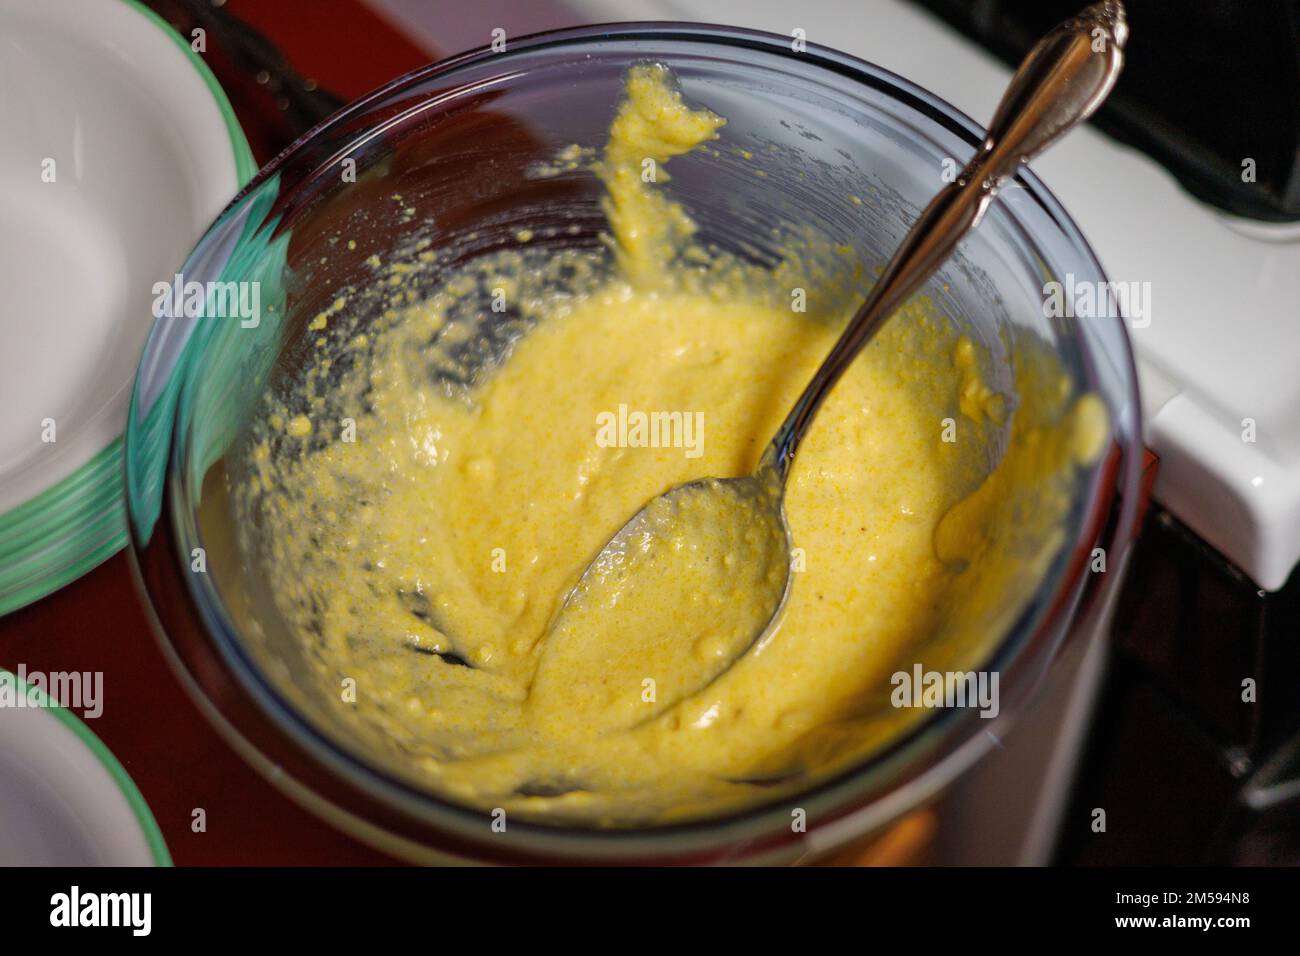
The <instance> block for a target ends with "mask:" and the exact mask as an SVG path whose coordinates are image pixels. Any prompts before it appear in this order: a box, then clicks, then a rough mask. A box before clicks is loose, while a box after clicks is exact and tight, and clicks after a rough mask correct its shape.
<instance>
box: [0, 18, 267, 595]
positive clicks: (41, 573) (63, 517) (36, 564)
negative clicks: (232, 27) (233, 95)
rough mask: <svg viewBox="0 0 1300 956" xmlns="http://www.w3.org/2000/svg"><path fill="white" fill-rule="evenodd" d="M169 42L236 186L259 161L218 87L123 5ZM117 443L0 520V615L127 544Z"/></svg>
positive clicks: (173, 35)
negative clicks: (206, 108) (195, 77)
mask: <svg viewBox="0 0 1300 956" xmlns="http://www.w3.org/2000/svg"><path fill="white" fill-rule="evenodd" d="M121 2H122V3H123V4H124V5H125V6H127V7H130V8H131V9H132V10H135V11H136V12H138V13H139V14H140V15H141V16H143V17H144V18H145V19H146V20H148V21H149V22H150V23H152V24H153V25H154V26H156V27H157V28H158V29H159V30H161V31H162V32H163V33H164V34H165V35H166V36H168V37H169V38H170V39H171V40H172V41H173V42H174V43H175V44H176V46H177V47H178V48H179V49H181V50H182V51H183V52H184V54H185V56H186V58H187V59H188V60H189V61H190V64H191V65H192V66H193V67H194V69H195V70H196V71H197V72H198V74H199V76H200V77H202V78H203V81H204V84H205V85H206V86H207V88H208V92H209V93H210V94H211V95H212V99H213V101H214V102H215V103H216V105H217V109H218V111H219V112H220V113H221V118H222V120H223V121H224V122H225V125H226V132H227V133H228V135H229V137H230V146H231V151H232V153H233V154H234V160H235V179H236V186H237V188H240V189H242V188H243V186H244V184H245V183H247V182H248V181H249V180H250V179H251V178H252V177H253V174H254V173H255V172H257V163H256V161H255V160H254V159H253V154H252V151H251V150H250V149H249V147H248V140H247V139H246V138H245V137H244V131H243V129H241V128H240V125H239V120H238V119H237V118H236V117H235V111H234V109H232V108H231V105H230V101H229V100H228V99H227V98H226V94H225V91H223V90H222V89H221V84H220V83H218V82H217V78H216V77H215V76H213V74H212V71H211V70H210V69H208V65H207V64H206V63H204V62H203V58H202V57H200V56H199V55H198V54H197V53H195V52H194V51H193V50H192V49H191V48H190V45H189V44H188V43H187V42H186V41H185V39H184V37H182V36H181V35H180V34H178V33H177V32H176V31H175V30H173V29H172V28H171V26H170V25H169V24H168V23H167V21H165V20H164V19H163V18H162V17H160V16H158V14H156V13H154V12H153V11H152V10H150V9H149V8H148V7H145V6H143V5H142V4H140V3H139V2H138V0H121ZM122 468H123V464H122V439H121V437H120V436H119V437H118V438H116V439H114V440H113V441H112V442H110V443H109V445H108V446H107V447H105V448H103V449H102V450H101V451H99V452H98V453H97V454H96V455H95V457H93V458H92V459H91V460H90V461H88V462H86V463H85V464H84V465H82V466H81V467H80V468H78V469H77V470H76V471H74V472H73V473H72V474H70V475H68V476H67V477H65V478H63V479H62V480H60V481H58V482H56V483H55V484H54V485H52V486H50V487H49V488H46V489H45V490H44V491H42V492H41V493H40V494H38V495H36V496H35V497H34V498H31V499H29V500H27V501H25V502H23V503H22V504H21V505H19V506H17V507H16V508H13V509H11V510H9V511H8V512H5V513H4V514H0V615H3V614H8V613H9V612H10V611H15V610H17V609H18V608H20V607H24V606H26V605H28V604H31V603H32V602H33V601H37V600H39V599H40V598H43V597H45V596H46V595H47V594H50V593H52V592H54V591H57V590H58V589H59V588H61V587H63V586H64V585H65V584H69V583H71V582H72V581H75V580H76V579H77V578H79V577H81V576H82V575H83V574H85V573H86V572H87V571H90V570H91V569H92V568H94V567H96V566H97V565H99V564H100V563H101V562H103V561H105V560H107V559H108V558H110V557H112V556H113V555H114V554H116V553H117V552H118V551H120V550H121V549H122V548H123V547H124V546H125V545H126V506H125V498H124V497H123V478H122Z"/></svg>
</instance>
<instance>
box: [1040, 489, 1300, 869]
mask: <svg viewBox="0 0 1300 956" xmlns="http://www.w3.org/2000/svg"><path fill="white" fill-rule="evenodd" d="M1247 679H1249V680H1253V681H1254V682H1255V688H1254V700H1253V701H1248V700H1243V691H1244V687H1243V681H1245V680H1247ZM1297 688H1300V572H1297V573H1296V574H1293V575H1292V578H1291V580H1290V581H1289V582H1288V584H1287V585H1286V587H1284V588H1283V589H1282V590H1280V591H1277V592H1272V593H1269V592H1264V591H1261V590H1260V589H1259V588H1258V586H1257V585H1256V584H1255V583H1254V582H1253V581H1251V580H1250V579H1249V578H1247V577H1246V576H1245V575H1244V574H1242V573H1241V572H1240V571H1239V570H1237V569H1236V568H1234V567H1232V566H1231V565H1229V564H1228V563H1227V562H1225V561H1224V560H1223V558H1222V556H1221V555H1219V554H1217V553H1215V552H1214V551H1213V550H1212V549H1210V548H1209V547H1208V546H1206V545H1205V543H1204V542H1202V541H1201V540H1200V539H1198V538H1197V537H1196V536H1195V535H1194V534H1192V533H1191V532H1190V531H1188V530H1187V529H1186V528H1185V527H1183V526H1182V525H1181V524H1179V523H1178V522H1177V521H1176V520H1175V519H1173V518H1172V517H1171V516H1170V515H1169V514H1168V513H1167V512H1164V511H1162V510H1160V509H1158V508H1154V509H1152V512H1151V514H1150V515H1149V516H1148V519H1147V523H1146V527H1145V529H1144V531H1143V534H1142V537H1141V538H1140V539H1139V542H1138V545H1137V548H1136V550H1135V552H1134V555H1133V563H1132V566H1131V568H1130V571H1129V576H1128V578H1127V580H1126V581H1125V584H1124V591H1123V594H1122V596H1121V600H1120V605H1119V609H1118V614H1117V617H1116V622H1115V640H1114V643H1113V646H1112V649H1111V660H1110V674H1109V677H1108V679H1107V682H1106V687H1105V690H1104V692H1103V694H1102V698H1101V701H1100V705H1099V707H1098V709H1097V718H1096V723H1095V726H1094V727H1093V729H1092V736H1091V738H1090V741H1089V746H1088V750H1087V753H1086V755H1085V757H1084V760H1083V764H1082V767H1081V769H1080V772H1079V777H1078V779H1079V781H1080V783H1079V786H1078V787H1077V788H1076V790H1075V793H1074V799H1073V802H1072V808H1071V809H1070V811H1069V812H1068V813H1067V814H1066V819H1068V820H1077V821H1085V820H1091V814H1092V811H1093V810H1094V809H1095V808H1103V809H1105V811H1106V814H1107V830H1106V832H1105V833H1104V834H1096V833H1092V832H1091V831H1090V830H1089V829H1087V828H1085V827H1083V826H1078V827H1075V828H1074V829H1072V830H1068V831H1067V832H1065V833H1063V834H1062V835H1061V845H1060V848H1059V854H1058V859H1059V860H1060V861H1061V862H1064V863H1082V864H1141V865H1151V864H1172V865H1180V864H1195V863H1216V864H1235V863H1247V864H1288V865H1300V789H1297V787H1296V785H1295V784H1294V783H1292V781H1295V780H1300V708H1298V707H1297Z"/></svg>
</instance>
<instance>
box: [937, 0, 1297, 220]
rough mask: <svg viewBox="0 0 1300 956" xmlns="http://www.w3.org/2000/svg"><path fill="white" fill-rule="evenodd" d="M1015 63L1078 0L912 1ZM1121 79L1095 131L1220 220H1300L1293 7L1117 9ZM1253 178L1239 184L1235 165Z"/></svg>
mask: <svg viewBox="0 0 1300 956" xmlns="http://www.w3.org/2000/svg"><path fill="white" fill-rule="evenodd" d="M912 2H914V3H918V4H920V5H921V6H924V7H926V8H928V9H929V10H931V11H933V12H935V13H937V14H938V15H939V16H941V17H942V18H943V19H945V20H946V21H948V22H949V23H951V24H953V25H954V26H955V27H957V28H958V29H960V30H961V31H962V32H963V33H965V34H966V35H967V36H969V37H971V38H973V39H975V40H977V41H978V42H979V43H981V44H982V45H983V46H985V47H987V48H988V49H989V50H991V51H992V52H993V53H995V54H996V55H997V56H999V57H1001V58H1002V59H1003V60H1004V61H1006V62H1007V63H1008V64H1011V65H1013V66H1014V65H1016V64H1018V63H1019V62H1020V60H1021V59H1022V58H1023V57H1024V55H1025V54H1026V53H1027V52H1028V51H1029V48H1030V47H1031V46H1032V45H1033V44H1034V42H1035V41H1037V39H1038V38H1039V37H1041V36H1043V34H1045V33H1046V32H1047V31H1048V30H1050V29H1051V28H1052V27H1053V26H1054V25H1055V24H1057V23H1060V22H1061V21H1063V20H1066V19H1068V18H1069V17H1071V16H1074V15H1075V14H1076V13H1077V12H1078V11H1079V10H1080V9H1081V8H1082V7H1083V6H1084V5H1085V4H1084V0H912ZM1125 7H1126V9H1127V10H1128V16H1129V23H1130V25H1131V27H1132V35H1131V38H1130V41H1129V44H1128V49H1127V53H1128V58H1127V61H1126V63H1125V66H1124V72H1123V74H1122V75H1121V76H1120V79H1119V83H1118V84H1117V85H1116V87H1115V91H1114V93H1112V94H1111V96H1110V98H1109V100H1108V101H1107V102H1106V103H1105V105H1104V106H1102V108H1101V109H1100V110H1098V112H1097V115H1096V116H1095V117H1094V118H1093V122H1094V123H1095V124H1096V125H1097V126H1099V127H1100V128H1101V129H1102V130H1103V131H1105V132H1107V133H1109V134H1110V135H1111V136H1114V137H1115V138H1116V139H1118V140H1120V141H1121V142H1124V143H1129V144H1131V145H1133V146H1136V147H1137V148H1138V149H1141V150H1142V151H1143V152H1146V153H1148V154H1149V155H1150V156H1151V157H1152V158H1153V159H1155V160H1156V161H1157V162H1159V163H1161V164H1162V165H1163V166H1165V167H1166V168H1167V169H1168V170H1169V171H1170V172H1171V173H1173V175H1174V176H1175V177H1177V179H1178V181H1179V182H1180V183H1182V185H1183V187H1184V188H1185V189H1187V191H1188V192H1190V193H1192V195H1194V196H1196V197H1198V198H1200V199H1203V200H1204V201H1206V202H1208V203H1211V204H1212V205H1215V206H1218V207H1219V208H1221V209H1224V210H1226V211H1228V212H1231V213H1235V214H1236V215H1240V216H1247V217H1250V218H1254V219H1261V220H1267V221H1277V222H1294V221H1296V220H1300V149H1298V147H1300V0H1126V3H1125ZM1246 158H1252V159H1254V160H1255V162H1256V180H1255V182H1253V183H1247V182H1243V180H1242V161H1243V160H1244V159H1246Z"/></svg>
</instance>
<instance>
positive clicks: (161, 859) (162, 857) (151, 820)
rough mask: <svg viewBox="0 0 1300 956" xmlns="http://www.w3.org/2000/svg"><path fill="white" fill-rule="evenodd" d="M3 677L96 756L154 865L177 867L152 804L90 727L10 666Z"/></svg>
mask: <svg viewBox="0 0 1300 956" xmlns="http://www.w3.org/2000/svg"><path fill="white" fill-rule="evenodd" d="M0 674H5V675H8V677H9V678H11V679H12V680H13V682H14V685H15V687H16V688H18V690H19V691H20V692H21V693H24V694H26V695H27V696H28V697H29V698H34V699H35V700H36V701H37V704H38V708H37V709H38V710H39V711H41V712H44V713H46V714H48V715H50V716H51V717H53V718H54V719H56V720H57V721H58V722H59V723H60V724H61V725H62V726H63V727H64V728H65V729H67V730H68V731H69V732H71V734H72V735H73V737H75V738H76V740H77V742H78V743H80V744H81V745H82V746H83V747H85V748H86V749H87V750H89V751H90V753H91V755H92V756H94V757H95V759H96V760H97V761H98V762H99V765H100V766H101V767H103V769H104V771H105V772H106V773H107V775H108V778H109V780H110V781H111V782H112V783H113V785H114V786H116V787H117V789H118V792H119V793H121V794H122V796H123V798H125V800H126V803H127V806H128V807H129V808H130V810H131V815H132V816H133V817H134V818H135V821H136V823H137V824H138V825H139V828H140V834H141V836H143V837H144V841H145V845H146V846H147V847H148V850H149V855H150V856H151V857H152V858H153V865H154V866H159V867H170V866H174V865H175V864H174V863H173V861H172V856H171V851H170V850H168V848H167V841H166V839H165V838H164V837H163V834H162V829H161V828H160V827H159V826H158V820H157V818H155V817H154V815H153V810H152V809H150V807H149V803H148V801H146V800H145V798H144V794H142V793H141V792H140V788H139V787H138V786H136V783H135V781H134V780H133V779H132V778H131V775H130V774H129V773H128V772H127V770H126V768H125V767H124V766H122V762H121V761H120V760H118V759H117V757H116V756H115V755H114V754H113V751H111V750H109V749H108V745H107V744H105V743H104V741H103V740H101V739H100V738H99V736H98V735H97V734H96V733H95V732H94V731H93V730H91V729H90V728H89V727H88V726H87V725H86V722H85V721H83V720H82V719H81V718H80V717H78V716H77V715H76V714H74V713H73V712H72V711H70V710H68V709H67V708H66V707H64V706H63V705H62V704H60V703H58V702H57V701H55V700H53V699H52V698H51V697H50V696H49V694H47V693H46V692H45V691H43V690H41V688H39V687H34V686H32V685H31V684H29V683H27V681H25V680H23V679H22V678H21V677H19V676H18V675H17V674H16V673H14V672H13V671H11V670H9V669H8V668H6V667H0Z"/></svg>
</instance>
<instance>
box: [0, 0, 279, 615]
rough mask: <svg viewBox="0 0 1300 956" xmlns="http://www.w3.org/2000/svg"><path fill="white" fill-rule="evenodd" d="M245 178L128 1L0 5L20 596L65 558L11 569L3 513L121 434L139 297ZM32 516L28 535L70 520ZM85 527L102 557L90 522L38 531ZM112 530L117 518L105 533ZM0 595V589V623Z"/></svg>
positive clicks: (162, 40)
mask: <svg viewBox="0 0 1300 956" xmlns="http://www.w3.org/2000/svg"><path fill="white" fill-rule="evenodd" d="M51 161H52V162H53V165H52V166H51V165H50V162H51ZM253 168H254V167H253V162H252V158H251V155H250V154H249V152H248V145H247V143H246V141H245V140H244V137H243V134H242V133H241V132H240V130H239V126H238V124H237V123H236V121H235V119H234V115H233V113H232V112H231V110H230V105H229V103H228V102H227V101H226V99H225V96H224V94H222V92H221V90H220V87H219V86H217V84H216V81H215V80H214V79H213V78H212V75H211V73H210V72H209V71H208V69H207V67H206V66H205V65H204V64H203V63H202V59H201V57H199V56H197V55H195V54H194V53H193V51H192V50H191V49H190V48H189V46H188V45H187V43H186V42H185V41H184V40H182V39H181V38H180V37H179V36H178V35H177V34H176V33H175V32H173V31H172V30H171V29H170V27H168V26H167V25H166V24H164V23H163V22H162V21H161V20H160V19H158V18H157V17H156V16H155V15H154V14H152V13H151V12H149V11H147V10H145V9H144V8H143V7H140V6H137V5H136V4H135V3H133V2H127V0H57V2H50V0H4V3H3V4H0V219H2V220H3V228H2V229H0V293H2V294H0V404H2V407H3V414H0V564H2V563H6V562H7V563H8V564H9V565H11V566H12V565H17V564H19V563H20V559H21V560H22V562H24V563H25V566H26V567H27V568H28V569H29V571H28V572H25V577H24V578H23V579H22V581H21V583H22V585H23V586H24V587H26V589H27V592H31V591H32V582H33V581H35V582H36V584H39V583H40V578H41V576H42V575H53V574H56V573H57V571H58V568H59V567H65V566H66V567H71V566H72V565H75V564H76V563H77V562H76V560H74V559H75V558H76V555H75V554H72V555H70V554H69V553H67V549H64V552H63V553H55V551H54V550H53V549H51V548H50V547H49V545H50V544H51V543H53V542H50V541H47V542H45V547H44V548H43V549H41V552H40V553H37V554H34V555H33V554H30V553H24V554H19V553H18V552H19V550H20V549H21V548H23V547H25V545H24V544H23V543H22V542H24V541H26V538H27V537H29V536H30V529H27V531H26V532H23V531H22V530H21V529H17V528H16V527H15V526H14V525H13V523H12V522H11V523H10V524H8V525H7V524H5V523H4V517H5V516H6V513H12V511H13V509H15V508H17V507H18V506H20V505H22V504H24V503H25V502H29V501H31V500H32V499H33V498H35V497H36V496H38V495H40V494H41V493H43V492H47V491H49V490H50V489H51V488H53V487H55V486H56V485H58V484H59V483H60V482H62V481H65V480H68V481H73V480H74V477H75V475H76V474H77V472H78V470H79V469H82V468H85V467H87V465H88V464H89V463H91V462H92V460H93V459H96V457H97V456H101V459H102V454H103V453H104V452H105V450H106V449H108V448H109V447H110V446H111V445H113V443H114V442H115V441H116V439H117V438H118V436H119V435H120V434H121V433H122V429H123V427H124V426H125V423H126V408H127V402H128V399H129V394H130V386H131V382H132V379H133V377H134V373H135V365H136V361H137V360H138V358H139V354H140V350H141V348H142V347H143V344H144V340H145V337H146V335H147V333H148V331H149V328H150V326H151V324H152V321H153V315H152V312H151V306H152V302H153V298H154V297H153V294H152V287H153V285H154V283H156V282H160V281H170V280H171V277H172V275H173V274H174V273H175V272H176V270H177V269H178V268H179V267H180V265H181V263H182V262H183V261H184V259H185V256H186V255H187V254H188V252H189V250H190V249H191V248H192V246H193V245H194V243H195V242H196V241H197V239H198V238H199V237H200V236H201V235H202V233H203V232H204V230H205V229H206V228H207V226H208V225H209V223H210V222H211V221H212V219H213V218H214V217H215V216H216V215H217V213H219V212H220V211H221V209H222V208H223V207H224V206H225V204H226V203H227V202H228V201H229V200H230V199H231V198H232V197H233V196H234V194H235V193H236V191H237V190H238V188H239V185H240V184H241V183H242V182H244V181H246V180H247V179H248V178H249V176H250V175H251V174H252V172H253ZM51 169H52V171H53V176H54V180H53V182H48V181H46V178H48V176H49V174H50V171H51ZM47 420H53V422H54V428H55V431H54V436H55V441H54V442H53V443H49V442H47V441H45V440H43V438H44V437H45V436H46V434H47V433H46V432H45V428H46V423H47ZM101 463H102V461H101ZM115 472H116V469H114V468H111V467H110V468H103V467H101V468H99V469H98V470H97V471H96V475H97V477H96V479H95V481H96V483H101V482H102V481H107V480H113V481H117V482H118V484H120V478H119V477H118V475H117V474H116V473H115ZM99 476H102V477H99ZM87 491H88V489H87V488H86V487H85V483H83V484H82V486H80V487H79V488H78V489H77V499H76V500H85V496H86V494H87ZM45 501H46V502H47V503H50V504H51V505H52V507H51V508H45V509H43V511H44V512H45V513H46V516H43V517H42V519H41V520H42V523H50V522H51V521H52V520H53V519H52V518H51V517H49V516H50V515H52V516H53V518H54V519H57V518H58V516H59V515H60V514H62V513H66V512H69V511H71V510H73V503H72V502H71V501H69V502H59V501H57V500H55V501H53V502H51V499H49V498H47V499H45ZM117 504H118V501H117V500H115V499H114V500H112V501H111V502H110V504H109V505H100V506H97V507H100V508H101V510H102V509H103V508H104V507H111V506H115V505H117ZM54 505H57V507H53V506H54ZM83 510H84V509H83ZM69 520H72V519H69ZM96 521H98V524H99V529H98V533H99V543H100V544H101V546H102V545H103V544H104V534H105V530H104V529H105V525H106V523H107V522H106V520H105V519H104V518H103V516H102V515H84V514H83V515H80V516H79V517H78V518H77V523H79V524H80V526H81V527H80V528H71V529H59V528H56V529H54V531H55V532H56V533H61V531H62V530H68V533H69V534H72V535H73V536H74V537H75V536H76V535H78V534H81V533H82V532H83V531H84V530H85V527H86V526H88V525H90V524H93V523H95V522H96ZM123 528H124V525H123V524H122V523H121V521H120V518H117V519H114V523H113V524H112V526H111V527H110V528H109V531H113V532H120V531H121V530H122V529H123ZM116 537H117V538H119V539H120V538H121V535H120V533H118V534H117V535H116ZM117 543H118V544H119V545H120V543H121V541H120V540H118V541H117ZM73 545H76V542H75V541H74V542H73ZM70 546H71V545H70ZM78 546H79V545H78ZM29 550H30V549H29ZM112 550H115V548H113V549H112ZM107 553H111V550H109V551H108V552H107ZM101 556H105V555H101ZM46 566H50V570H48V571H47V568H46ZM0 570H2V569H0ZM80 570H83V571H84V570H85V568H84V567H82V568H80ZM10 580H12V581H16V580H17V579H16V578H14V577H12V576H11V578H10ZM60 583H62V582H60ZM17 587H18V584H17V583H15V584H13V585H12V586H11V588H10V590H11V591H12V590H14V589H16V588H17ZM5 590H6V589H5V586H4V582H3V580H0V611H3V610H6V609H8V608H7V606H6V600H5V598H6V593H5ZM27 592H24V593H27Z"/></svg>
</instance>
